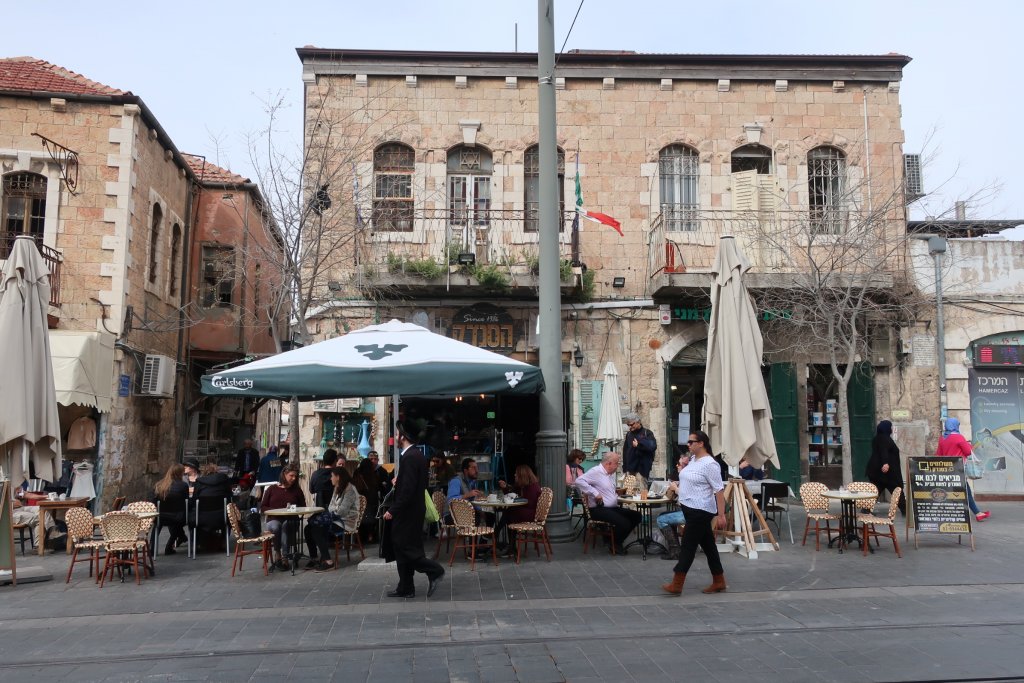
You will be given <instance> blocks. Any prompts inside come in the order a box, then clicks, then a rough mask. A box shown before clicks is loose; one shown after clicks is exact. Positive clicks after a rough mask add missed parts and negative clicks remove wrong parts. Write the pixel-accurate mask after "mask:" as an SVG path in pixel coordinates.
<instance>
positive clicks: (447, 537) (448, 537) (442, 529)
mask: <svg viewBox="0 0 1024 683" xmlns="http://www.w3.org/2000/svg"><path fill="white" fill-rule="evenodd" d="M430 499H431V500H433V501H434V507H436V508H437V514H438V515H440V519H439V520H438V522H437V549H436V550H434V559H435V560H436V559H437V558H438V557H439V556H440V555H441V543H442V542H443V543H444V551H445V552H446V553H447V552H448V551H449V550H451V546H452V539H453V538H455V533H456V527H455V525H454V524H449V523H448V522H447V521H445V519H446V518H451V515H446V514H445V509H444V505H445V502H446V501H447V500H448V497H447V496H445V495H444V491H434V493H433V495H431V496H430Z"/></svg>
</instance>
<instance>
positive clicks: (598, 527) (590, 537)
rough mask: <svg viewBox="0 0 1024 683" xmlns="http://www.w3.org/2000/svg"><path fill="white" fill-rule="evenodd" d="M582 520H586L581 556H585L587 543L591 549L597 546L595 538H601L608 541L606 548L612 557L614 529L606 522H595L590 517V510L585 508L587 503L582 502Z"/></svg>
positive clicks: (613, 551) (613, 552)
mask: <svg viewBox="0 0 1024 683" xmlns="http://www.w3.org/2000/svg"><path fill="white" fill-rule="evenodd" d="M583 519H585V520H586V522H585V525H586V526H585V527H584V533H583V554H584V555H586V554H587V547H588V545H587V544H588V543H589V544H590V546H591V547H596V546H597V537H598V536H601V537H603V538H607V539H608V546H609V547H610V548H611V550H612V555H614V554H615V527H613V526H612V525H611V524H609V523H608V522H602V521H600V520H596V519H594V518H592V517H591V516H590V508H589V507H588V506H587V501H586V500H584V501H583Z"/></svg>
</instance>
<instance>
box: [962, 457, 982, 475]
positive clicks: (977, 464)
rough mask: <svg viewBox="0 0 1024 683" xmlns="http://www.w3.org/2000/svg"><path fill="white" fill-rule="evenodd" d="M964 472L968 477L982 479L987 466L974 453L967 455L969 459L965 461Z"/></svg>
mask: <svg viewBox="0 0 1024 683" xmlns="http://www.w3.org/2000/svg"><path fill="white" fill-rule="evenodd" d="M964 473H965V474H966V475H967V478H968V479H981V478H982V477H983V476H985V466H984V465H982V464H981V460H980V459H979V458H978V456H976V455H975V454H974V453H971V454H970V455H968V456H967V460H965V461H964Z"/></svg>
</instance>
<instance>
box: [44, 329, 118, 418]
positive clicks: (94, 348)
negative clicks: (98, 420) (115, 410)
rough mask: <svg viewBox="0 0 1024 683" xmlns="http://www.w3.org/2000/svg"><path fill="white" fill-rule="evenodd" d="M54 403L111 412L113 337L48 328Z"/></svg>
mask: <svg viewBox="0 0 1024 683" xmlns="http://www.w3.org/2000/svg"><path fill="white" fill-rule="evenodd" d="M50 354H51V356H52V361H53V383H54V388H55V389H56V391H57V403H60V404H61V405H65V406H70V405H73V404H78V405H83V406H92V407H94V408H96V410H98V411H100V412H101V413H107V412H110V398H111V394H112V393H113V384H114V336H113V335H111V334H105V333H103V332H77V331H71V330H50Z"/></svg>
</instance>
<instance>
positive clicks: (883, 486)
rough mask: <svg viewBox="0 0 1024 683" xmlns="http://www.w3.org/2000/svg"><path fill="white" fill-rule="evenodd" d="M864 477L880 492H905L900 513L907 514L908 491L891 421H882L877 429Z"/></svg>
mask: <svg viewBox="0 0 1024 683" xmlns="http://www.w3.org/2000/svg"><path fill="white" fill-rule="evenodd" d="M864 475H865V476H866V477H867V478H868V481H870V482H871V483H872V484H874V485H875V486H877V487H878V490H879V491H882V490H885V491H888V492H889V493H892V492H893V490H894V489H895V488H896V487H897V486H898V487H899V488H900V489H901V490H902V492H903V495H902V496H900V500H899V507H900V512H901V513H902V514H904V515H906V514H907V491H906V488H905V487H904V486H903V470H902V461H901V460H900V447H899V446H897V445H896V442H895V441H893V439H892V422H889V420H882V421H881V422H879V423H878V427H877V428H876V429H875V437H874V438H873V439H872V440H871V457H870V458H869V459H868V466H867V469H866V470H865V472H864Z"/></svg>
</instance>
